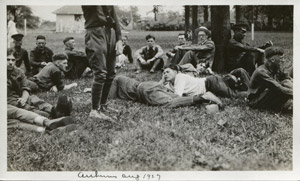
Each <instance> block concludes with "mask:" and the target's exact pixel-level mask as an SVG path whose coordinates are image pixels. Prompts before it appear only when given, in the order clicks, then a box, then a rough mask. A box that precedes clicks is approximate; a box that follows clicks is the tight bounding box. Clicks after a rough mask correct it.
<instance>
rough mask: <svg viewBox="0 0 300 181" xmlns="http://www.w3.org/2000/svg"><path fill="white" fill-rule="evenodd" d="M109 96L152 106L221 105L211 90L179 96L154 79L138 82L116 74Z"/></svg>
mask: <svg viewBox="0 0 300 181" xmlns="http://www.w3.org/2000/svg"><path fill="white" fill-rule="evenodd" d="M109 98H111V99H113V98H120V99H124V100H131V101H136V102H141V103H144V104H148V105H152V106H165V107H172V108H173V107H182V106H190V105H196V104H201V103H214V104H218V105H219V106H221V107H222V106H223V105H222V102H221V100H220V99H219V98H218V97H216V96H215V95H214V94H212V93H211V92H206V93H204V94H198V95H193V96H187V97H181V96H179V95H177V94H174V93H172V92H170V91H169V90H168V89H167V88H166V87H165V86H164V85H163V84H161V83H160V82H155V81H147V82H138V81H136V80H134V79H132V78H129V77H126V76H117V77H116V78H115V79H114V81H113V84H112V87H111V90H110V92H109Z"/></svg>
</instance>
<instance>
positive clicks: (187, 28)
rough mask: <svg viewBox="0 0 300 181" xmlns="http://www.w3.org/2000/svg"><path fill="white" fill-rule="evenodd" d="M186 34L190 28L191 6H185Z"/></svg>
mask: <svg viewBox="0 0 300 181" xmlns="http://www.w3.org/2000/svg"><path fill="white" fill-rule="evenodd" d="M184 20H185V31H184V32H185V35H187V33H188V31H189V30H190V6H184Z"/></svg>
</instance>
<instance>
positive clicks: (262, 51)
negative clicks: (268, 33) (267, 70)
mask: <svg viewBox="0 0 300 181" xmlns="http://www.w3.org/2000/svg"><path fill="white" fill-rule="evenodd" d="M256 50H257V51H258V52H260V53H265V50H263V49H260V48H256Z"/></svg>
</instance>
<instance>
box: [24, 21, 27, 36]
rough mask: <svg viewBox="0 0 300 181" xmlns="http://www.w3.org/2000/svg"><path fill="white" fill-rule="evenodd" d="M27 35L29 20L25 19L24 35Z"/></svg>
mask: <svg viewBox="0 0 300 181" xmlns="http://www.w3.org/2000/svg"><path fill="white" fill-rule="evenodd" d="M26 34H27V20H26V19H24V35H25V36H26Z"/></svg>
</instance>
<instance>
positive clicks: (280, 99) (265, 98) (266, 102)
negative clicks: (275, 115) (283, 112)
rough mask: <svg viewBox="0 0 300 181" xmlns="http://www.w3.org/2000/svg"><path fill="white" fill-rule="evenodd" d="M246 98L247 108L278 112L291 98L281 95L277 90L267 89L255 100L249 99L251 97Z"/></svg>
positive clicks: (290, 96)
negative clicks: (247, 99) (247, 101)
mask: <svg viewBox="0 0 300 181" xmlns="http://www.w3.org/2000/svg"><path fill="white" fill-rule="evenodd" d="M248 98H249V106H250V107H252V108H255V109H267V110H274V111H280V109H281V108H282V107H283V105H284V104H285V103H286V102H287V101H288V100H289V99H291V98H293V96H292V95H287V94H283V93H281V92H279V91H277V90H270V89H267V90H265V91H264V92H262V93H261V94H260V95H259V96H258V97H256V98H251V96H249V97H248Z"/></svg>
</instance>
